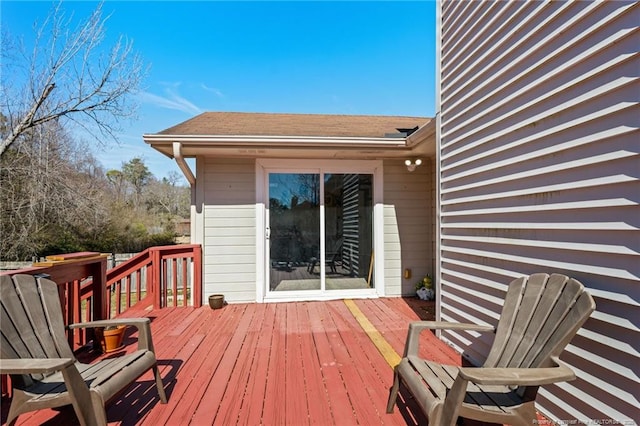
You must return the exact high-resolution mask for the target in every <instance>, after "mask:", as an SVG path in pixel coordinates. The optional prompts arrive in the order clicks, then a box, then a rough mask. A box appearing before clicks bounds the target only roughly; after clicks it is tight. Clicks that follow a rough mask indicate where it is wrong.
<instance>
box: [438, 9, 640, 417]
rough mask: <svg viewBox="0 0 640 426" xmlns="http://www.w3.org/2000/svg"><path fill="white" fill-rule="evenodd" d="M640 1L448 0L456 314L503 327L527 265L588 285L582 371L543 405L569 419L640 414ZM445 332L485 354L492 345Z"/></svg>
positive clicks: (451, 315) (450, 247) (450, 300)
mask: <svg viewBox="0 0 640 426" xmlns="http://www.w3.org/2000/svg"><path fill="white" fill-rule="evenodd" d="M639 10H640V6H639V5H638V4H637V3H635V2H622V1H616V2H490V1H475V2H456V1H448V0H444V1H443V2H442V3H441V10H440V12H441V16H440V18H441V23H440V35H441V39H440V52H439V67H440V72H439V74H440V75H439V106H438V109H439V113H440V127H439V141H438V146H439V148H438V151H439V152H438V155H439V158H438V162H439V163H438V166H439V176H438V178H439V191H440V197H439V200H438V201H439V216H440V228H439V230H440V241H439V260H440V265H439V267H440V271H441V275H440V286H441V296H442V297H441V319H443V320H452V321H465V322H481V323H490V324H495V322H496V321H497V318H498V314H499V312H500V309H501V301H502V298H503V296H504V292H505V289H506V286H505V285H506V284H507V283H508V282H509V281H510V280H512V279H513V278H515V277H517V276H520V275H522V274H530V273H534V272H539V271H546V272H560V273H565V274H567V275H570V276H573V277H575V278H577V279H579V280H580V281H582V282H583V283H584V284H585V285H586V286H587V287H588V288H589V289H590V291H591V293H592V295H593V296H594V298H595V299H596V304H597V311H596V312H595V313H594V314H593V315H592V317H591V319H590V320H589V321H588V322H587V323H586V324H585V326H584V327H583V328H582V329H581V330H580V332H579V333H578V336H576V338H575V339H574V340H573V341H572V343H571V344H570V345H569V347H568V348H567V350H566V351H565V353H564V354H563V356H562V358H563V359H564V360H565V361H567V362H568V363H569V364H571V365H572V366H573V367H574V369H575V371H576V372H577V374H578V379H577V380H575V381H573V382H569V383H562V384H559V385H556V386H548V387H545V388H544V389H542V390H541V392H540V397H539V399H538V403H539V407H540V408H541V410H542V411H543V412H544V413H545V414H547V415H548V416H550V417H551V418H552V419H555V420H574V419H577V420H580V421H588V420H589V419H595V420H617V421H624V420H630V419H633V420H636V419H638V418H640V409H639V408H638V407H640V401H639V400H640V378H639V377H638V371H637V369H636V368H635V367H633V366H636V365H640V362H639V361H640V355H639V353H638V346H637V342H638V341H640V332H639V331H640V330H639V328H638V321H637V319H638V307H639V305H640V208H639V202H640V182H639V179H640V155H639V150H638V147H639V145H638V141H639V140H640V132H639V130H638V129H639V128H640V108H639V101H640V88H639V87H640V86H639V84H638V83H639V81H638V80H639V69H640V60H639V56H640V55H639V53H638V46H640V32H639V29H638V23H639V22H640V12H639ZM443 337H444V338H445V339H446V340H448V341H449V342H451V343H452V344H454V345H455V346H457V347H458V348H459V349H461V350H464V351H465V352H466V354H467V355H469V356H470V357H471V358H473V359H475V360H482V359H483V358H484V356H486V354H487V353H488V350H489V346H490V344H491V341H490V338H489V337H485V336H478V335H476V334H471V333H469V334H461V333H445V334H443ZM475 337H479V341H476V340H475Z"/></svg>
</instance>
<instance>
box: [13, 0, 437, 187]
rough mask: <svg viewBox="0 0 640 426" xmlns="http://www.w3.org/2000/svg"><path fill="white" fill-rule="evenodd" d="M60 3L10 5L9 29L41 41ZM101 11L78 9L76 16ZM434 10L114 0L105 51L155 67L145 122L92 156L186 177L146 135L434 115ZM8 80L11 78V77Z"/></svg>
mask: <svg viewBox="0 0 640 426" xmlns="http://www.w3.org/2000/svg"><path fill="white" fill-rule="evenodd" d="M51 4H52V3H51V2H34V1H6V0H3V1H2V2H1V3H0V8H1V19H2V27H3V31H8V32H9V33H10V35H11V36H12V37H22V38H23V39H24V41H25V43H26V44H27V45H28V43H30V42H32V36H33V24H34V22H35V21H42V20H43V19H44V18H45V17H46V16H47V14H48V12H49V10H50V7H51ZM96 5H97V3H96V2H81V1H68V2H65V3H64V9H65V10H66V11H67V12H73V14H74V18H77V19H82V18H85V17H87V16H88V15H89V14H90V13H91V11H92V10H93V9H94V8H95V6H96ZM435 8H436V3H435V2H434V1H409V2H400V1H392V2H380V1H356V2H325V1H289V2H271V1H260V2H248V1H233V2H219V1H196V2H178V1H141V2H134V1H107V2H106V3H105V5H104V15H105V16H106V15H110V17H109V19H108V21H107V25H106V32H107V39H106V40H105V44H107V45H110V44H112V43H113V42H114V41H115V40H116V39H117V38H118V37H119V36H120V35H124V36H126V37H127V38H129V39H131V40H133V44H134V49H135V50H136V52H137V53H138V54H139V55H140V56H141V57H142V59H143V61H144V62H145V63H146V64H147V65H149V67H150V68H149V74H148V76H147V79H146V80H145V83H144V88H143V92H142V93H141V94H140V95H139V99H138V101H139V105H140V110H139V113H138V119H137V120H136V121H135V122H132V123H128V122H127V123H123V127H124V131H123V133H122V134H121V135H120V136H119V139H120V145H119V146H114V147H112V148H107V149H105V148H99V147H96V148H95V150H94V154H95V156H96V157H97V158H98V159H99V160H100V162H101V163H102V164H103V166H104V167H105V168H106V169H112V168H120V167H121V164H122V162H124V161H128V160H130V159H131V158H133V157H136V156H139V157H142V158H143V159H144V161H145V163H146V164H147V166H148V167H149V169H150V170H151V172H152V173H153V174H154V175H155V176H156V177H163V176H166V175H167V173H168V172H169V171H177V170H178V169H177V167H176V166H175V164H174V162H173V161H172V160H170V159H168V158H167V157H165V156H163V155H161V154H159V153H157V152H156V151H155V150H153V149H151V148H150V147H149V146H148V145H146V144H145V143H144V142H143V140H142V134H144V133H155V132H158V131H160V130H163V129H165V128H168V127H171V126H173V125H175V124H177V123H180V122H182V121H184V120H187V119H189V118H191V117H193V116H195V115H197V114H199V113H201V112H204V111H240V112H287V113H320V114H374V115H409V116H433V115H434V111H435V57H436V56H435V22H436V20H435ZM2 78H3V79H7V78H11V77H10V76H6V75H5V76H3V77H2Z"/></svg>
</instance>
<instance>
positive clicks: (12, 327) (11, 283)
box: [0, 275, 74, 358]
mask: <svg viewBox="0 0 640 426" xmlns="http://www.w3.org/2000/svg"><path fill="white" fill-rule="evenodd" d="M0 278H1V281H0V295H1V296H0V303H1V305H2V316H3V318H2V321H0V329H1V332H2V333H1V334H2V352H1V353H2V358H74V355H73V352H72V351H71V348H70V347H69V343H68V342H67V340H66V335H65V325H64V322H63V316H62V308H61V306H60V298H59V294H58V285H57V284H56V283H55V282H53V281H51V280H48V279H45V278H38V279H36V278H34V277H33V276H31V275H14V276H13V277H9V276H7V275H3V276H1V277H0Z"/></svg>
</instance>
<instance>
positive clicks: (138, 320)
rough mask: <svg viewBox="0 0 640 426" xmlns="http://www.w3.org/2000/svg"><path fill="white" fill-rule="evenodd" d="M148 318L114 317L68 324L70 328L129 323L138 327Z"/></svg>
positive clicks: (145, 322)
mask: <svg viewBox="0 0 640 426" xmlns="http://www.w3.org/2000/svg"><path fill="white" fill-rule="evenodd" d="M149 322H150V321H149V318H114V319H108V320H97V321H88V322H79V323H76V324H69V328H70V329H74V328H90V327H110V326H118V325H131V326H134V327H138V328H140V327H141V326H144V324H148V323H149Z"/></svg>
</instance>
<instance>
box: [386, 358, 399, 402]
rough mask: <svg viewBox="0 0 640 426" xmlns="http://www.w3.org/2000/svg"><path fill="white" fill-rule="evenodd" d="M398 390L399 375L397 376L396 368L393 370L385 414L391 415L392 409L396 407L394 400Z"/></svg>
mask: <svg viewBox="0 0 640 426" xmlns="http://www.w3.org/2000/svg"><path fill="white" fill-rule="evenodd" d="M399 389H400V375H399V374H398V368H397V367H396V368H394V369H393V386H391V389H390V390H389V401H388V402H387V413H389V414H391V413H393V407H394V406H395V405H396V399H397V398H398V390H399Z"/></svg>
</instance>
